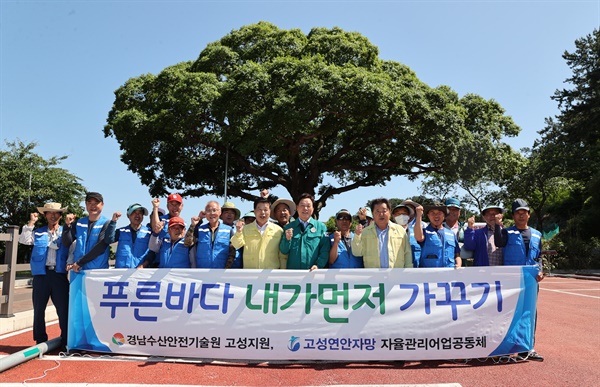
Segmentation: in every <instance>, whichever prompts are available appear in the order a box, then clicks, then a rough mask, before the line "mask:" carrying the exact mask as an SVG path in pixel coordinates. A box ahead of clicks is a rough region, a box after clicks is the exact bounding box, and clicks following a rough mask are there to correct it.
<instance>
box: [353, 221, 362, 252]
mask: <svg viewBox="0 0 600 387" xmlns="http://www.w3.org/2000/svg"><path fill="white" fill-rule="evenodd" d="M363 229H364V228H363V226H362V224H358V225H357V226H356V229H355V230H354V238H352V243H351V246H352V255H354V256H356V257H362V256H363V255H364V253H363V246H362V232H363Z"/></svg>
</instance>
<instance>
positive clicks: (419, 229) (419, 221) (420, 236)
mask: <svg viewBox="0 0 600 387" xmlns="http://www.w3.org/2000/svg"><path fill="white" fill-rule="evenodd" d="M413 231H414V233H415V239H416V241H417V242H419V243H423V241H424V240H425V234H424V233H423V206H417V208H416V209H415V227H414V228H413Z"/></svg>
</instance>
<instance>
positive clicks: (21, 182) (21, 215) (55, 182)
mask: <svg viewBox="0 0 600 387" xmlns="http://www.w3.org/2000/svg"><path fill="white" fill-rule="evenodd" d="M6 146H7V149H6V150H0V229H1V230H2V231H5V230H6V226H8V225H16V226H22V225H23V224H25V223H27V222H28V221H29V214H30V213H31V212H35V211H37V209H36V207H38V206H39V207H41V206H43V205H44V203H46V202H50V201H52V202H59V203H61V204H62V206H63V207H69V211H70V212H73V213H75V214H82V213H83V209H82V208H81V206H80V205H79V203H81V201H82V200H83V198H84V196H85V188H84V187H83V186H82V185H81V183H80V179H79V178H78V177H77V176H75V175H73V174H71V173H70V172H68V171H67V170H65V169H63V168H60V167H59V165H60V163H61V162H62V161H63V160H65V159H66V158H67V156H52V157H49V158H44V157H42V156H40V155H38V154H37V153H35V152H34V151H35V148H36V147H37V144H36V143H35V142H31V143H27V144H26V143H23V142H21V141H20V140H17V141H13V142H8V141H7V142H6ZM40 218H43V217H40ZM43 222H45V220H44V219H40V225H41V223H43ZM38 226H39V225H38Z"/></svg>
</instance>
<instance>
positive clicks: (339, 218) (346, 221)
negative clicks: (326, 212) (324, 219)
mask: <svg viewBox="0 0 600 387" xmlns="http://www.w3.org/2000/svg"><path fill="white" fill-rule="evenodd" d="M351 225H352V214H351V213H350V211H348V210H346V209H342V210H339V211H338V212H337V214H335V226H336V227H337V229H338V230H339V231H340V232H341V233H342V234H345V233H347V232H348V231H350V226H351Z"/></svg>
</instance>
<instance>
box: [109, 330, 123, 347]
mask: <svg viewBox="0 0 600 387" xmlns="http://www.w3.org/2000/svg"><path fill="white" fill-rule="evenodd" d="M112 342H113V343H115V344H117V345H123V344H125V337H124V336H123V334H122V333H118V332H117V333H115V334H114V335H113V337H112Z"/></svg>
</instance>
